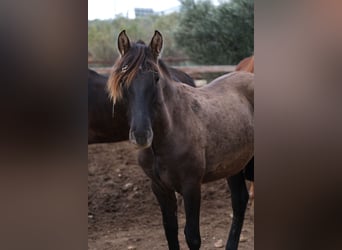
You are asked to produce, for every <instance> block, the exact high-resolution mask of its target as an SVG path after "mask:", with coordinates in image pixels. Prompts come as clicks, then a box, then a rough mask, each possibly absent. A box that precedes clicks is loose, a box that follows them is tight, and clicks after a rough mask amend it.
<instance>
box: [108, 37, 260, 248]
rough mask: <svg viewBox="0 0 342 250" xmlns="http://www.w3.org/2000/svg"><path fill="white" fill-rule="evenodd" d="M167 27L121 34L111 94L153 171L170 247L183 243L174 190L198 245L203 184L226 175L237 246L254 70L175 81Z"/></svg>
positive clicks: (231, 240)
mask: <svg viewBox="0 0 342 250" xmlns="http://www.w3.org/2000/svg"><path fill="white" fill-rule="evenodd" d="M162 46H163V38H162V35H161V34H160V33H159V32H158V31H155V34H154V36H153V37H152V40H151V42H150V44H149V45H148V46H146V45H143V44H137V43H131V42H130V40H129V38H128V37H127V35H126V33H125V31H122V32H121V33H120V34H119V36H118V48H119V52H120V54H121V58H120V59H119V60H118V61H117V62H116V63H115V65H114V67H113V70H112V72H111V75H110V78H109V80H108V89H109V92H110V95H111V97H112V98H113V100H116V101H119V100H123V101H125V102H126V103H127V105H128V107H129V110H128V114H127V117H128V120H129V124H130V129H129V137H130V141H131V142H132V143H134V144H135V145H136V146H137V147H139V148H140V151H139V164H140V166H141V167H142V168H143V170H144V172H145V173H146V174H147V176H148V177H149V178H150V179H151V181H152V182H151V185H152V191H153V192H154V194H155V196H156V198H157V200H158V202H159V205H160V208H161V212H162V217H163V225H164V230H165V235H166V238H167V242H168V247H169V249H172V250H177V249H179V241H178V222H177V203H176V196H175V191H176V192H178V193H180V194H181V195H182V196H183V198H184V208H185V215H186V225H185V229H184V233H185V237H186V242H187V244H188V246H189V249H191V250H195V249H199V248H200V246H201V237H200V229H199V216H200V203H201V184H202V183H206V182H209V181H215V180H217V179H220V178H226V179H227V182H228V185H229V188H230V190H231V199H232V207H233V220H232V224H231V229H230V232H229V236H228V241H227V244H226V249H229V250H232V249H237V247H238V243H239V237H240V233H241V229H242V225H243V220H244V215H245V210H246V206H247V202H248V192H247V188H246V183H245V180H244V175H243V172H242V170H243V169H244V167H245V166H246V165H247V164H248V162H249V161H250V160H251V159H252V157H253V152H254V145H253V144H254V143H253V142H254V118H253V113H254V101H253V100H254V84H253V74H250V73H245V72H234V73H231V74H227V75H224V76H221V77H219V78H217V79H215V80H214V81H212V82H211V83H210V84H208V85H206V86H204V87H201V88H191V87H188V86H186V85H182V84H177V83H175V82H174V81H173V80H172V79H171V77H170V72H169V70H168V69H167V67H165V65H164V64H163V63H162V62H161V61H160V60H159V59H158V58H159V55H160V52H161V49H162Z"/></svg>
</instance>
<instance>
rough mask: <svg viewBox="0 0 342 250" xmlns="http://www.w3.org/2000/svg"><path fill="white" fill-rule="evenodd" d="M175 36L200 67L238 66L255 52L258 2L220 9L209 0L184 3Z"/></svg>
mask: <svg viewBox="0 0 342 250" xmlns="http://www.w3.org/2000/svg"><path fill="white" fill-rule="evenodd" d="M181 2H182V11H181V17H180V25H179V26H178V28H177V32H176V34H175V38H176V42H177V44H178V46H180V47H182V48H184V49H185V50H186V52H187V54H188V55H189V56H190V58H191V59H192V60H193V61H194V62H195V63H198V64H237V63H238V62H239V61H240V60H242V59H243V58H244V57H247V56H250V55H251V54H253V51H254V1H253V0H231V1H229V2H223V3H221V4H220V5H219V6H218V7H216V6H214V5H213V4H212V3H211V2H210V1H209V0H200V1H194V0H181Z"/></svg>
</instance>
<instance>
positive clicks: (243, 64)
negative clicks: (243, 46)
mask: <svg viewBox="0 0 342 250" xmlns="http://www.w3.org/2000/svg"><path fill="white" fill-rule="evenodd" d="M235 71H246V72H250V73H254V55H252V56H250V57H246V58H244V59H243V60H241V61H240V62H239V63H238V65H236V68H235Z"/></svg>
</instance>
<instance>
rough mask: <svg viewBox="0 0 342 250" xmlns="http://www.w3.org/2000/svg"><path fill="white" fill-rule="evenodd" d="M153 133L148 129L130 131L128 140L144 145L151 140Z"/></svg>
mask: <svg viewBox="0 0 342 250" xmlns="http://www.w3.org/2000/svg"><path fill="white" fill-rule="evenodd" d="M152 136H153V133H152V131H150V130H146V131H131V132H130V140H131V141H132V142H133V143H135V144H138V145H141V146H145V145H147V144H150V143H151V141H152Z"/></svg>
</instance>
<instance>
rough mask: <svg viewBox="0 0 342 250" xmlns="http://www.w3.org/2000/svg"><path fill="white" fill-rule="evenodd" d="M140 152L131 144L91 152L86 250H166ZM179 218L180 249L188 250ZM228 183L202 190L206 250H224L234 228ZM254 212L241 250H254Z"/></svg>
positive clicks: (248, 216) (93, 147)
mask: <svg viewBox="0 0 342 250" xmlns="http://www.w3.org/2000/svg"><path fill="white" fill-rule="evenodd" d="M136 155H137V151H136V150H134V149H133V148H132V147H131V145H130V144H129V143H128V142H122V143H114V144H96V145H90V146H88V249H89V250H95V249H97V250H105V249H111V250H113V249H118V250H126V249H137V250H164V249H165V250H167V242H166V238H165V236H164V229H163V226H162V218H161V213H160V210H159V205H158V203H157V201H156V198H155V197H154V195H153V193H152V191H151V189H150V180H149V179H148V178H147V177H146V176H145V174H144V173H143V171H142V170H141V169H140V167H139V166H138V165H137V161H136V158H137V157H136ZM178 210H179V212H178V221H179V240H180V244H181V249H188V248H187V246H186V243H185V238H184V234H183V228H184V224H185V219H184V210H183V207H180V208H179V209H178ZM231 214H232V208H231V201H230V192H229V190H228V188H227V183H226V181H225V180H224V179H223V180H219V181H216V182H212V183H209V184H205V185H203V187H202V205H201V218H200V225H201V227H200V230H201V237H202V247H201V249H204V250H212V249H224V246H221V248H220V247H217V246H215V243H218V242H219V241H220V240H222V241H223V244H222V245H225V243H226V240H227V238H228V231H229V228H230V223H231ZM253 215H254V212H253V208H252V207H251V205H250V204H249V206H248V211H247V212H246V217H245V223H244V226H243V229H242V235H241V238H240V245H239V249H240V250H251V249H254V216H253Z"/></svg>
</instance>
